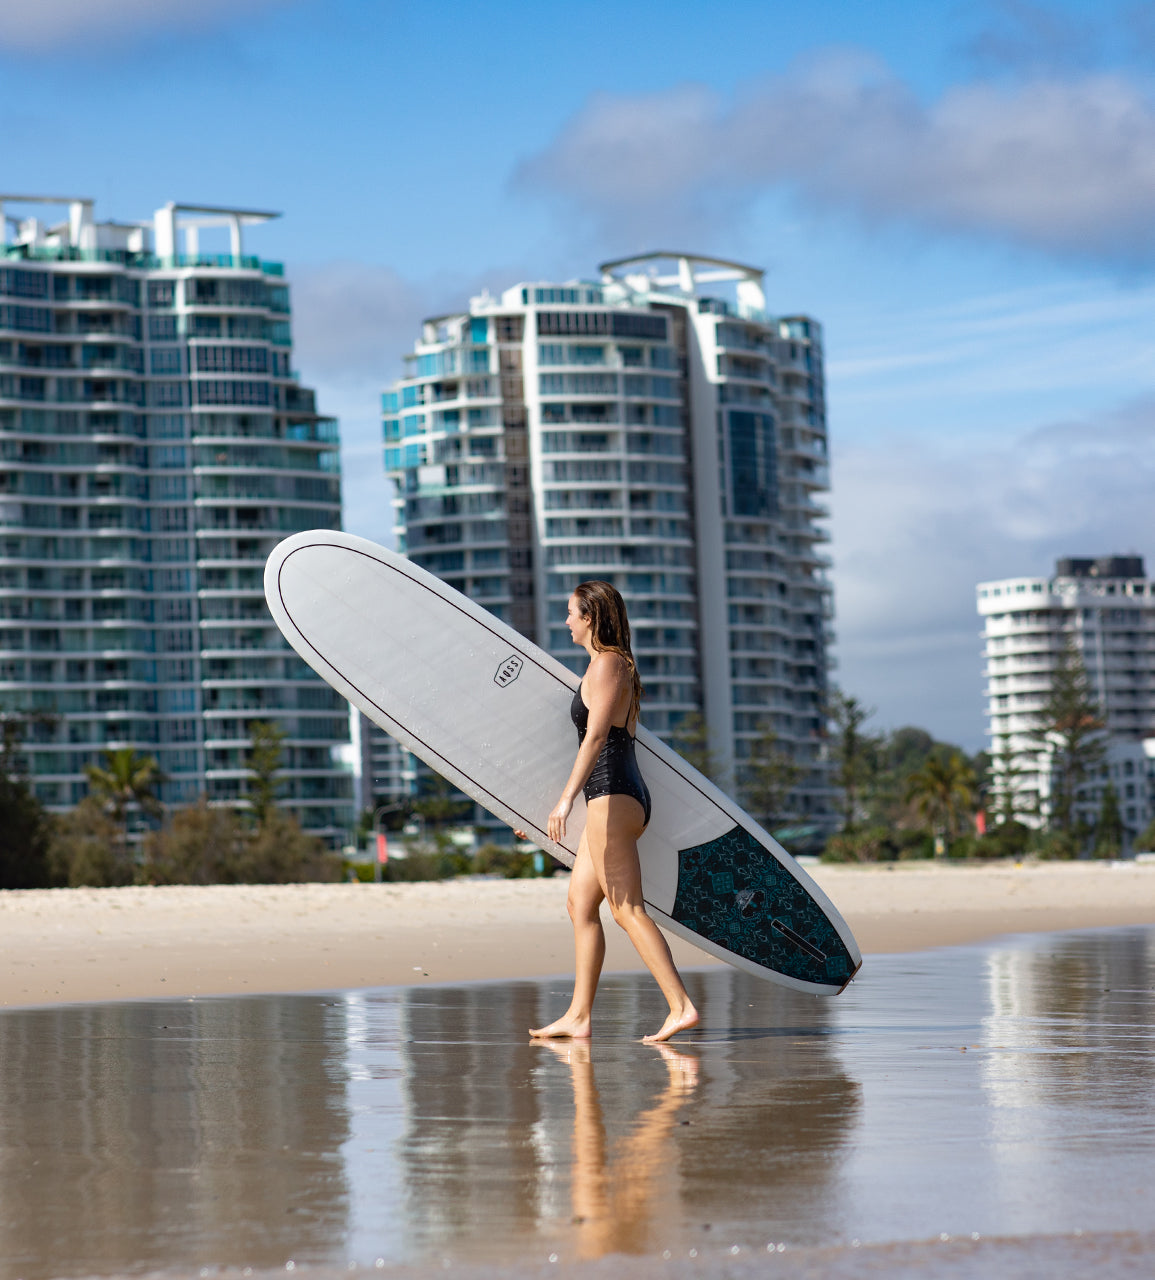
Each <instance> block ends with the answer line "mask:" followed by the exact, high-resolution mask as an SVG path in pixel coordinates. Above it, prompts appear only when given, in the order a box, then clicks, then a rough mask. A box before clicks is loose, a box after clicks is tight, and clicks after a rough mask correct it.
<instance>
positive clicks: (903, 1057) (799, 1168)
mask: <svg viewBox="0 0 1155 1280" xmlns="http://www.w3.org/2000/svg"><path fill="white" fill-rule="evenodd" d="M688 984H689V986H690V989H691V994H692V996H693V998H694V1000H695V1002H696V1003H697V1004H698V1007H699V1008H700V1009H701V1010H702V1014H703V1018H702V1025H701V1027H700V1028H699V1029H697V1030H696V1031H694V1032H692V1033H690V1034H688V1035H686V1036H685V1037H683V1038H681V1039H680V1040H679V1041H677V1042H676V1043H674V1044H670V1045H662V1046H653V1045H645V1044H641V1043H639V1042H638V1040H637V1035H638V1032H639V1030H640V1029H642V1028H644V1027H645V1026H646V1025H648V1024H649V1023H650V1022H652V1021H653V1020H654V1019H656V1018H658V1017H660V1013H661V1007H660V1006H661V1003H662V1002H661V997H660V995H659V994H658V992H657V991H656V990H655V988H654V984H653V983H652V981H651V980H650V979H649V978H648V976H644V975H638V974H618V975H613V976H610V977H607V979H606V980H605V983H604V986H603V990H602V992H601V994H600V996H599V1024H598V1028H597V1036H596V1038H595V1040H594V1041H593V1042H592V1043H590V1044H576V1045H575V1044H558V1043H552V1044H551V1043H541V1042H531V1041H530V1040H529V1039H528V1037H527V1036H526V1034H525V1031H524V1028H525V1027H526V1026H527V1025H531V1024H533V1023H535V1022H540V1021H543V1020H545V1019H547V1018H548V1017H549V1016H551V1015H552V1014H554V1013H556V1012H557V1010H558V1007H559V1004H560V1003H563V1002H564V1001H565V999H566V996H567V986H568V984H567V983H566V982H565V981H564V980H556V979H546V980H538V981H527V980H521V981H512V982H508V981H502V982H493V983H480V982H471V983H464V984H458V985H454V984H444V985H438V986H430V985H425V986H421V987H393V988H384V989H382V988H378V989H374V990H361V991H355V990H354V991H344V992H329V993H325V994H315V995H292V994H284V995H262V996H251V997H236V996H226V997H223V998H215V999H196V998H194V999H181V1000H138V1001H119V1002H115V1003H103V1004H102V1003H92V1004H74V1005H70V1006H55V1007H47V1008H39V1009H14V1010H6V1011H3V1012H2V1013H0V1280H57V1278H59V1277H82V1276H102V1277H112V1276H117V1277H119V1276H127V1275H133V1276H142V1275H148V1274H155V1275H157V1276H161V1277H164V1280H192V1277H204V1276H206V1275H209V1276H214V1275H215V1276H228V1277H248V1276H254V1277H270V1276H272V1275H274V1274H279V1275H282V1276H283V1275H285V1274H286V1273H289V1272H291V1273H294V1274H296V1275H299V1276H302V1277H315V1278H316V1280H331V1278H333V1280H335V1277H336V1276H338V1275H349V1274H350V1273H360V1274H369V1275H383V1276H386V1277H390V1278H391V1280H416V1278H417V1277H420V1276H429V1275H434V1274H443V1273H447V1274H452V1275H455V1276H459V1277H462V1280H495V1278H496V1277H498V1276H507V1275H514V1276H517V1277H519V1278H520V1280H526V1278H528V1277H537V1276H550V1275H551V1276H555V1277H556V1276H558V1275H565V1276H573V1277H574V1278H575V1280H602V1278H603V1277H606V1278H609V1277H613V1278H615V1280H616V1278H618V1277H621V1278H622V1280H651V1278H653V1280H659V1278H663V1280H697V1278H698V1277H710V1278H711V1280H716V1278H718V1277H731V1278H732V1280H746V1278H747V1277H753V1276H756V1275H773V1276H777V1277H782V1278H783V1280H810V1278H813V1280H820V1278H821V1280H842V1278H843V1277H846V1278H847V1280H849V1278H850V1277H852V1276H853V1277H858V1276H879V1277H901V1278H902V1280H907V1278H908V1277H909V1278H910V1280H913V1278H914V1277H916V1276H917V1277H920V1280H980V1278H981V1280H987V1278H988V1277H991V1276H997V1277H999V1280H1016V1278H1018V1277H1022V1278H1023V1280H1025V1278H1026V1277H1032V1278H1033V1277H1038V1276H1044V1275H1045V1276H1047V1277H1049V1278H1051V1280H1083V1277H1085V1276H1088V1275H1094V1276H1096V1277H1103V1280H1114V1277H1124V1276H1126V1277H1131V1276H1144V1277H1146V1276H1149V1275H1151V1274H1153V1271H1155V1236H1153V1235H1152V1228H1151V1208H1150V1170H1151V1169H1152V1167H1155V1127H1153V1126H1152V1123H1151V1115H1152V1114H1153V1108H1155V1033H1153V1030H1152V1028H1153V1027H1155V927H1146V928H1134V929H1106V930H1090V931H1083V932H1074V933H1059V934H1051V933H1042V934H1030V935H1020V936H1019V937H1017V938H1014V939H1009V940H1004V941H999V942H994V943H988V944H983V945H981V946H973V947H960V948H939V949H935V950H931V951H922V952H908V953H905V954H900V955H886V956H878V957H876V958H875V960H874V962H873V963H872V964H871V965H869V966H868V967H867V968H865V969H864V970H863V974H862V976H861V978H860V979H859V980H858V981H856V982H855V983H853V984H852V985H851V986H850V988H848V990H847V991H846V992H844V993H843V995H841V996H840V997H838V999H837V1000H817V999H814V998H813V997H810V996H804V995H801V994H799V993H795V992H790V991H785V990H783V989H782V988H780V987H777V986H775V985H773V984H770V983H766V982H762V981H759V980H757V979H755V978H752V977H749V976H748V975H745V974H741V973H738V972H736V971H734V970H733V969H730V968H729V967H727V966H719V967H714V968H711V969H699V970H697V971H695V972H692V973H690V974H688Z"/></svg>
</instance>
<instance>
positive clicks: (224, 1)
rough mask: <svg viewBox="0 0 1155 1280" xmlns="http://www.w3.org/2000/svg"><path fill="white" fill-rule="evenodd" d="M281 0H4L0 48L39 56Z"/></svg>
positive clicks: (188, 24) (194, 23)
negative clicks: (87, 43)
mask: <svg viewBox="0 0 1155 1280" xmlns="http://www.w3.org/2000/svg"><path fill="white" fill-rule="evenodd" d="M285 2H286V0H4V2H3V3H0V47H7V48H11V49H17V50H23V51H32V52H43V51H47V50H52V49H56V48H59V47H62V46H74V45H77V44H79V43H81V42H82V41H89V40H96V41H98V42H101V41H107V40H112V39H121V38H124V37H125V36H126V35H127V36H131V35H148V34H152V33H153V32H155V31H160V30H165V29H169V28H179V29H188V28H190V27H198V26H201V25H203V24H205V23H206V22H212V21H214V20H215V19H217V18H219V17H224V16H228V17H234V16H236V15H237V14H238V13H239V12H241V11H244V10H246V9H263V8H269V7H271V6H272V5H275V4H283V3H285Z"/></svg>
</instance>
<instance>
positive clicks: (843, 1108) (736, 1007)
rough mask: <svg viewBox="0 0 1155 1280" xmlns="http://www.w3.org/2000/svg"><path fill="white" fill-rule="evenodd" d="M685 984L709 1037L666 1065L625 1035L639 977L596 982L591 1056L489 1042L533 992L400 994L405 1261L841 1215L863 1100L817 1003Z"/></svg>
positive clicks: (792, 1225)
mask: <svg viewBox="0 0 1155 1280" xmlns="http://www.w3.org/2000/svg"><path fill="white" fill-rule="evenodd" d="M687 985H688V987H689V988H690V995H691V998H692V999H693V1000H694V1003H695V1004H696V1005H697V1007H698V1008H699V1009H700V1010H701V1011H702V1015H703V1017H702V1025H703V1027H704V1028H705V1030H704V1031H703V1032H702V1033H701V1035H700V1037H699V1038H698V1039H697V1040H689V1039H687V1041H686V1042H685V1043H683V1044H676V1045H672V1046H666V1048H667V1050H668V1051H667V1052H666V1053H659V1052H657V1051H656V1048H655V1047H654V1046H650V1045H643V1044H640V1043H638V1042H637V1041H636V1040H634V1039H633V1038H632V1036H629V1033H628V1029H629V1028H633V1027H635V1026H638V1025H644V1022H645V1018H646V1017H647V1016H650V1017H652V1012H653V1011H652V1010H651V1009H649V1008H647V1007H645V1001H646V999H647V993H646V990H645V988H644V987H643V986H642V985H641V984H640V983H639V982H637V981H636V980H635V979H634V978H632V977H628V978H627V977H621V978H609V979H606V980H605V983H604V985H603V990H602V992H601V994H600V996H599V1002H600V1008H601V1010H602V1011H603V1021H602V1023H601V1025H600V1027H599V1029H598V1034H597V1035H596V1036H595V1039H594V1041H593V1043H592V1045H588V1044H587V1045H580V1044H572V1043H568V1042H546V1041H540V1040H539V1041H529V1042H527V1041H524V1040H522V1039H518V1040H516V1041H510V1040H502V1039H501V1038H499V1037H497V1036H495V1035H494V1028H497V1027H502V1028H509V1027H516V1026H525V1025H531V1024H532V1022H533V1020H534V1015H535V1014H536V1016H537V1018H538V1020H540V1017H541V1013H540V1011H539V1010H536V1009H535V1008H534V1007H533V1004H534V1002H535V1001H537V1000H538V999H539V998H540V997H541V996H542V995H543V994H545V993H543V992H542V991H541V990H540V989H539V988H538V987H537V986H536V985H531V984H511V985H509V986H507V987H502V988H497V987H494V988H490V989H489V990H488V992H487V994H486V1000H485V1002H484V1005H482V1004H481V1003H480V1002H479V1000H478V995H479V993H478V992H476V991H469V990H468V989H464V988H444V989H441V990H437V991H434V990H430V989H429V988H425V989H423V990H420V991H414V992H411V993H408V994H407V998H406V1001H405V1004H404V1007H403V1014H402V1021H403V1025H404V1033H403V1034H404V1035H405V1037H406V1040H407V1043H406V1044H405V1046H404V1051H403V1052H404V1055H405V1057H406V1058H407V1060H408V1061H407V1070H406V1072H405V1082H406V1084H405V1088H406V1093H407V1101H406V1107H405V1112H406V1133H405V1138H404V1140H403V1142H402V1143H401V1145H400V1148H399V1156H400V1158H401V1160H402V1161H403V1163H404V1167H405V1173H404V1177H403V1182H404V1184H405V1187H406V1189H407V1196H408V1204H409V1212H408V1214H407V1232H408V1246H409V1247H408V1249H407V1253H408V1254H409V1256H424V1255H429V1254H434V1253H439V1254H440V1255H441V1256H442V1257H469V1258H494V1257H499V1256H500V1257H507V1256H509V1250H510V1248H511V1245H512V1242H513V1241H515V1240H520V1241H523V1242H524V1244H525V1247H526V1248H527V1249H533V1250H536V1251H540V1249H541V1248H542V1247H544V1246H546V1245H548V1247H550V1248H554V1249H557V1250H561V1251H563V1252H564V1253H565V1255H566V1256H578V1257H596V1256H600V1255H602V1254H604V1253H607V1252H623V1253H644V1252H647V1251H650V1250H654V1249H657V1250H659V1251H660V1250H661V1249H662V1248H664V1247H666V1246H667V1245H670V1244H676V1243H677V1242H678V1241H680V1240H682V1239H683V1238H684V1237H685V1236H686V1235H687V1233H690V1234H692V1235H695V1236H697V1235H698V1234H700V1233H701V1232H708V1231H710V1230H712V1229H722V1228H723V1227H725V1226H727V1225H732V1224H733V1223H735V1222H745V1221H747V1220H748V1217H749V1213H750V1211H751V1209H752V1208H753V1209H754V1211H755V1212H756V1213H757V1214H758V1216H759V1217H760V1218H762V1219H764V1220H765V1222H766V1223H767V1224H768V1227H769V1229H770V1230H772V1231H776V1232H777V1233H778V1235H779V1236H780V1237H781V1236H784V1235H787V1234H790V1235H792V1236H795V1237H796V1236H797V1234H798V1232H799V1230H800V1229H802V1230H804V1231H805V1230H806V1226H805V1224H809V1223H813V1222H814V1221H815V1220H816V1218H818V1219H821V1220H822V1221H823V1222H824V1223H826V1224H829V1223H830V1222H833V1221H837V1220H838V1218H839V1216H840V1209H839V1204H838V1194H837V1191H838V1172H837V1170H838V1162H837V1159H836V1158H835V1157H836V1154H837V1151H838V1149H839V1148H840V1146H841V1145H842V1144H844V1143H845V1142H846V1141H847V1140H848V1138H849V1135H850V1133H851V1131H852V1129H853V1126H854V1122H855V1118H856V1116H857V1113H858V1108H859V1106H860V1097H859V1094H860V1090H859V1086H858V1085H857V1084H856V1083H855V1082H854V1081H852V1080H851V1079H850V1078H849V1077H848V1076H847V1075H846V1073H845V1072H844V1071H843V1069H842V1068H841V1066H840V1065H839V1063H838V1060H837V1058H836V1056H835V1055H834V1053H833V1052H832V1048H831V1043H832V1042H831V1035H830V1027H829V1025H828V1023H827V1021H826V1018H827V1016H828V1010H829V1003H828V1002H820V1001H818V1000H815V999H814V998H813V997H808V996H800V995H796V994H794V993H792V992H788V991H783V990H781V989H780V988H776V987H769V986H767V984H765V983H760V982H758V981H757V980H755V979H749V978H745V977H744V976H743V975H740V974H737V973H734V972H725V971H711V972H707V973H699V974H691V975H689V978H688V980H687ZM527 1019H528V1021H527ZM710 1028H716V1029H717V1030H715V1031H713V1032H712V1031H711V1030H710ZM627 1037H629V1038H627Z"/></svg>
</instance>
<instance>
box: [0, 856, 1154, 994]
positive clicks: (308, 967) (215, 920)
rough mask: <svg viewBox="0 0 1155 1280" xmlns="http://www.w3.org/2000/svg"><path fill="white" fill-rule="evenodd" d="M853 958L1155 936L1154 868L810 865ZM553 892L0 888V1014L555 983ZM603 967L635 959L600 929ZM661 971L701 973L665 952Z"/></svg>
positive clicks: (485, 885) (682, 956)
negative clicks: (1080, 937) (668, 962)
mask: <svg viewBox="0 0 1155 1280" xmlns="http://www.w3.org/2000/svg"><path fill="white" fill-rule="evenodd" d="M811 870H812V873H813V874H814V875H815V877H816V879H817V880H818V882H819V883H820V884H821V885H822V887H823V888H824V889H825V890H826V892H827V893H828V894H829V895H830V897H831V898H832V899H833V901H834V903H835V905H836V906H837V907H838V908H839V910H840V911H841V912H842V913H843V915H844V916H845V917H846V919H847V921H848V923H849V924H850V926H851V928H852V929H853V930H854V933H855V936H856V937H857V939H858V941H859V944H860V946H861V947H862V950H863V952H864V953H865V954H879V953H887V952H891V953H893V952H906V951H912V950H919V949H922V948H926V947H937V946H950V945H955V944H961V943H967V942H979V941H982V940H984V939H988V938H995V937H1000V936H1002V935H1006V934H1015V933H1032V932H1040V931H1052V930H1060V929H1076V928H1090V927H1098V926H1105V925H1141V924H1153V923H1155V865H1151V864H1134V863H1130V864H1111V865H1098V864H1090V863H1078V864H1062V863H1060V864H1056V863H1049V864H1030V863H1026V864H1023V865H1021V866H1012V865H1006V866H998V867H952V866H938V865H928V864H898V865H896V866H885V867H869V868H863V867H837V866H831V867H825V866H820V867H815V868H812V869H811ZM565 894H566V878H565V877H564V876H562V875H559V876H555V877H554V878H552V879H549V880H513V881H510V880H458V881H450V882H444V883H427V884H397V885H349V884H331V885H319V884H314V885H280V886H275V885H274V886H247V885H241V886H227V887H226V886H217V887H210V888H188V887H175V888H167V887H166V888H128V889H53V890H26V891H7V892H0V1006H8V1007H17V1006H30V1005H31V1006H35V1005H44V1004H53V1003H70V1002H75V1001H91V1000H119V999H129V998H139V997H148V996H191V995H216V994H230V993H262V992H266V993H267V992H281V991H322V990H326V991H328V990H336V989H349V988H357V987H370V986H398V985H407V984H420V983H426V982H436V983H444V982H458V981H463V980H480V979H495V980H496V979H507V978H518V977H522V978H530V977H541V976H546V975H551V974H564V973H567V972H569V971H570V970H571V967H572V955H571V935H570V930H569V922H568V919H567V917H566V911H565ZM607 940H608V944H609V949H608V954H607V960H606V966H607V971H610V972H613V971H618V972H631V971H636V970H637V969H638V967H639V962H638V959H637V957H636V955H635V954H634V952H633V949H632V948H631V947H630V945H629V943H628V942H627V941H626V940H625V938H624V936H623V935H622V934H621V932H620V930H618V929H616V928H615V927H613V926H612V924H610V925H609V927H608V928H607ZM673 948H674V952H675V957H676V959H677V961H678V963H679V965H681V966H683V967H686V968H698V967H703V966H711V965H714V964H716V963H717V962H715V961H713V960H711V959H710V957H708V956H706V955H704V954H703V953H702V952H700V951H698V950H697V948H695V947H692V946H690V945H689V944H687V943H683V942H680V941H678V940H676V939H675V940H674V942H673Z"/></svg>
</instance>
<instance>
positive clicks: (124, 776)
mask: <svg viewBox="0 0 1155 1280" xmlns="http://www.w3.org/2000/svg"><path fill="white" fill-rule="evenodd" d="M28 727H29V719H28V717H24V716H20V715H7V716H5V717H3V720H2V721H0V730H2V740H0V888H4V889H33V888H53V887H58V886H69V887H78V886H81V885H93V886H113V885H128V884H270V883H271V884H277V883H287V882H291V881H298V880H332V879H336V878H337V876H338V875H339V874H340V862H339V859H337V858H335V856H334V855H332V854H330V853H329V852H328V850H326V848H325V846H324V843H323V842H322V841H321V840H319V839H318V838H317V837H315V836H312V835H309V834H308V833H307V832H305V831H304V830H302V828H301V825H300V823H299V822H298V820H297V818H296V817H295V816H294V815H293V814H290V813H287V812H286V811H285V810H283V809H281V808H279V807H278V805H277V803H276V799H277V793H278V790H279V776H278V775H279V773H280V770H281V762H282V758H283V751H282V743H283V739H284V731H283V730H282V729H281V728H280V727H279V726H278V725H275V724H271V723H266V722H257V723H254V724H252V725H250V727H249V732H250V741H249V745H248V749H247V752H246V766H247V771H248V777H247V791H246V794H245V797H244V800H245V806H244V808H235V807H224V806H217V805H210V804H209V802H208V800H207V798H206V797H204V796H202V797H201V798H200V799H199V800H198V801H197V802H196V804H192V805H186V806H180V807H167V806H165V805H162V804H161V802H160V800H159V799H158V792H159V789H160V786H161V784H162V783H163V782H164V781H165V778H164V775H163V774H162V773H161V770H160V767H159V766H158V764H157V762H156V760H155V759H154V758H153V757H152V756H149V755H144V754H141V753H140V752H138V751H136V750H135V749H134V748H132V747H121V748H117V749H115V750H111V751H106V752H104V753H103V756H102V763H101V764H98V765H93V764H90V765H88V766H87V767H86V769H85V773H86V776H87V780H88V794H87V795H86V796H85V797H84V799H82V800H81V801H80V803H79V804H78V805H76V807H75V808H74V809H72V810H71V811H70V812H68V813H64V814H51V813H49V812H48V811H47V810H46V809H45V808H44V806H43V805H42V804H41V803H40V801H39V800H38V799H37V797H36V794H35V792H34V791H33V789H32V786H31V783H30V781H29V779H28V778H27V776H26V775H25V773H24V771H23V765H24V761H23V757H22V754H21V745H22V742H23V740H24V736H25V734H26V732H27V730H28Z"/></svg>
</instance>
